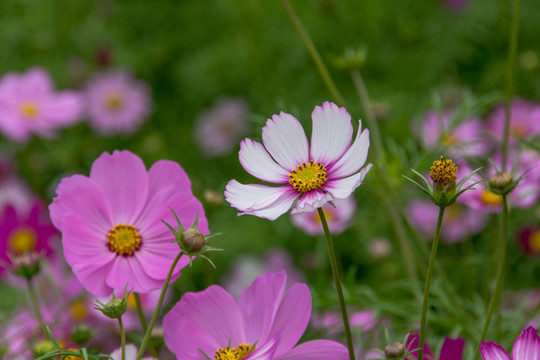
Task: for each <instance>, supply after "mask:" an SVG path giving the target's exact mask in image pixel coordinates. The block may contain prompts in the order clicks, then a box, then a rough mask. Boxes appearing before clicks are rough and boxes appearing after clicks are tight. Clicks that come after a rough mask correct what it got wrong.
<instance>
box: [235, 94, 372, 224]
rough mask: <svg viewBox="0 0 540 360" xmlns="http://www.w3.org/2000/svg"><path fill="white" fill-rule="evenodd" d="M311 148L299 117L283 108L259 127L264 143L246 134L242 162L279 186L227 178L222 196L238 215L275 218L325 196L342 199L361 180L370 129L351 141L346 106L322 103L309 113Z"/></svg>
mask: <svg viewBox="0 0 540 360" xmlns="http://www.w3.org/2000/svg"><path fill="white" fill-rule="evenodd" d="M311 117H312V120H313V131H312V135H311V147H310V145H309V143H308V140H307V137H306V134H305V132H304V129H303V128H302V125H301V124H300V122H299V121H298V120H297V119H296V118H295V117H294V116H292V115H290V114H287V113H284V112H281V113H280V114H279V115H274V116H272V119H269V120H268V121H267V122H266V125H265V126H264V127H263V130H262V140H263V144H264V145H263V144H261V143H258V142H256V141H253V140H251V139H245V140H244V141H242V142H241V144H240V153H239V157H240V163H241V164H242V166H243V167H244V169H246V171H247V172H249V173H250V174H251V175H253V176H255V177H257V178H259V179H261V180H263V181H267V182H270V183H274V184H279V185H281V186H267V185H258V184H249V185H244V184H241V183H239V182H238V181H236V180H231V181H229V183H228V184H227V186H226V191H225V197H226V199H227V201H228V202H229V203H230V204H231V206H232V207H235V208H236V209H238V210H240V211H241V213H240V215H244V214H249V215H255V216H258V217H262V218H265V219H269V220H275V219H277V218H278V217H279V216H280V215H282V214H284V213H285V212H287V211H289V209H290V208H291V207H293V210H292V212H293V213H302V212H305V211H313V210H315V209H317V208H318V207H321V206H323V205H324V204H326V203H327V202H328V201H333V200H335V199H344V198H346V197H349V196H350V195H351V193H352V192H353V191H354V190H355V189H356V188H357V187H358V186H360V184H362V181H363V180H364V176H365V175H366V173H367V172H368V171H369V169H370V168H371V164H368V165H367V166H366V167H364V168H363V169H362V166H363V165H364V164H365V162H366V158H367V153H368V149H369V130H367V129H365V130H364V131H362V124H361V122H360V121H359V122H358V134H357V137H356V140H355V141H354V143H351V140H352V136H353V126H352V124H351V115H349V113H348V112H347V110H346V109H345V108H342V107H341V108H340V107H338V106H337V105H335V104H333V103H330V102H325V103H324V104H323V105H322V106H316V107H315V109H314V110H313V113H312V114H311Z"/></svg>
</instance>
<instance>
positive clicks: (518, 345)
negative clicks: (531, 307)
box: [512, 326, 540, 360]
mask: <svg viewBox="0 0 540 360" xmlns="http://www.w3.org/2000/svg"><path fill="white" fill-rule="evenodd" d="M512 359H513V360H539V359H540V338H539V337H538V330H536V329H535V328H533V327H532V326H529V327H528V328H526V329H525V330H523V332H522V333H521V335H519V336H518V338H517V339H516V341H515V342H514V347H513V348H512Z"/></svg>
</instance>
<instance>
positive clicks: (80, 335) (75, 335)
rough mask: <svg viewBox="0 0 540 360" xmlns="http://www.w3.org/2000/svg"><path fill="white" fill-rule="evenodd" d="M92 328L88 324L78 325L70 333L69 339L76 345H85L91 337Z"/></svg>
mask: <svg viewBox="0 0 540 360" xmlns="http://www.w3.org/2000/svg"><path fill="white" fill-rule="evenodd" d="M92 335H93V334H92V329H90V328H89V327H88V325H84V324H81V325H78V326H77V327H76V328H75V330H73V332H72V333H71V336H70V339H71V341H73V342H74V343H75V344H77V345H86V343H87V342H88V341H90V339H91V338H92Z"/></svg>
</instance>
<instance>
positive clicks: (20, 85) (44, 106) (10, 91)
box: [0, 68, 84, 142]
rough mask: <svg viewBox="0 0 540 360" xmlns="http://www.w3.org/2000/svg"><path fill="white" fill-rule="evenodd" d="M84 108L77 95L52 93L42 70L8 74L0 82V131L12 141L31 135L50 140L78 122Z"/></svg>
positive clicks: (50, 83)
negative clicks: (62, 129) (49, 138)
mask: <svg viewBox="0 0 540 360" xmlns="http://www.w3.org/2000/svg"><path fill="white" fill-rule="evenodd" d="M83 106H84V102H83V99H82V97H81V96H80V95H79V94H78V93H76V92H73V91H64V92H54V90H53V84H52V81H51V78H50V77H49V74H48V73H47V72H46V71H45V70H44V69H41V68H32V69H30V70H28V71H27V72H25V73H22V74H18V73H14V72H12V73H8V74H6V75H4V77H3V78H2V79H1V80H0V131H1V132H2V133H3V134H4V135H5V136H7V137H8V138H10V139H11V140H14V141H21V142H22V141H27V140H29V139H30V137H31V136H32V135H34V134H36V135H40V136H44V137H52V136H53V135H54V130H56V129H58V128H61V127H65V126H67V125H70V124H72V123H74V122H77V121H78V120H80V116H81V111H82V110H83Z"/></svg>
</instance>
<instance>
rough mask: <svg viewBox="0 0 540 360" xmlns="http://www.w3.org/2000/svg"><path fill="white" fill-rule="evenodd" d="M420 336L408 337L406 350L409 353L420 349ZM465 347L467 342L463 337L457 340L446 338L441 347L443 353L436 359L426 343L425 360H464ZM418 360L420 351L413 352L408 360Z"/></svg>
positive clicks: (412, 335)
mask: <svg viewBox="0 0 540 360" xmlns="http://www.w3.org/2000/svg"><path fill="white" fill-rule="evenodd" d="M418 338H419V336H418V334H411V335H409V336H408V337H407V342H406V345H405V349H407V351H411V350H414V349H418V348H419V344H418ZM464 347H465V340H464V339H462V338H461V337H457V338H455V339H452V338H449V337H446V338H444V342H443V344H442V347H441V352H440V354H439V356H438V357H434V356H433V353H432V352H431V349H430V348H429V346H428V345H427V344H426V343H424V356H423V358H424V359H423V360H433V359H438V360H462V359H463V349H464ZM417 358H418V351H413V352H412V353H411V355H409V357H407V358H406V359H407V360H408V359H417Z"/></svg>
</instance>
